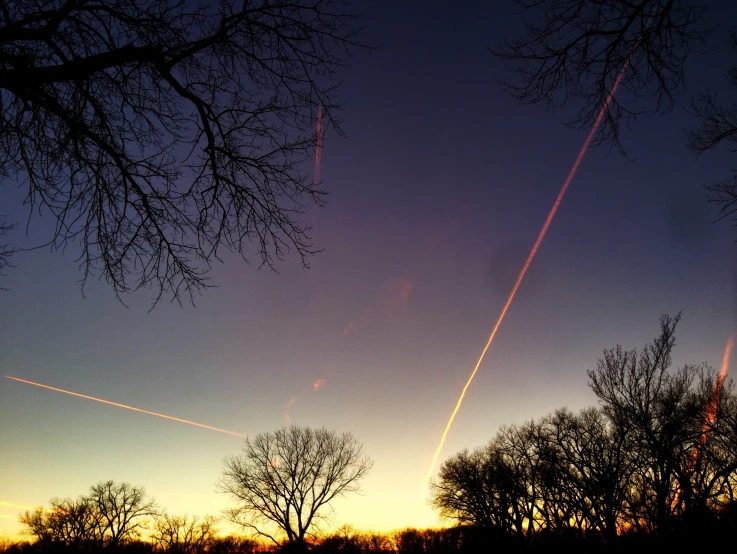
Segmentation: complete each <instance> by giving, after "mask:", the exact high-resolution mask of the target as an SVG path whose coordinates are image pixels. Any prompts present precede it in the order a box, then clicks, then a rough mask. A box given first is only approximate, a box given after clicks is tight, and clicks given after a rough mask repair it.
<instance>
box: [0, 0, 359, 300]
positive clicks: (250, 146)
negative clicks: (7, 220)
mask: <svg viewBox="0 0 737 554" xmlns="http://www.w3.org/2000/svg"><path fill="white" fill-rule="evenodd" d="M0 4H1V5H0V176H2V177H17V178H18V179H20V180H21V181H22V183H23V184H24V186H25V188H26V190H27V194H26V204H27V206H28V208H29V211H30V213H31V214H42V215H43V217H51V218H52V219H53V220H54V225H55V230H54V233H53V236H52V237H51V238H50V241H49V244H50V245H52V246H53V247H54V248H64V247H65V246H67V245H69V244H70V243H75V244H77V246H78V247H79V248H80V249H81V253H80V256H79V263H80V266H81V269H82V271H83V273H84V280H85V281H86V280H87V278H88V277H90V276H92V275H98V276H99V277H100V278H101V279H104V280H105V281H107V282H108V283H109V284H110V285H111V286H112V287H113V290H114V291H115V294H116V295H117V296H118V298H121V295H123V294H125V293H129V292H131V291H133V290H136V289H139V288H146V287H148V288H152V289H153V291H154V293H155V294H154V305H155V304H156V302H158V301H159V300H160V299H161V298H162V297H163V296H165V295H166V296H169V297H171V298H172V299H173V300H176V301H180V300H181V299H182V297H185V298H188V299H190V300H191V299H192V298H193V295H194V294H195V293H197V292H199V291H201V290H202V289H204V288H206V287H207V286H208V283H207V272H208V269H209V268H210V266H211V264H212V262H213V261H215V260H219V259H220V256H221V254H222V253H223V251H232V252H237V253H238V254H239V255H241V256H242V257H243V258H244V259H250V258H251V257H255V258H256V259H257V261H258V263H259V264H260V265H267V266H273V265H274V263H275V262H276V261H277V260H279V259H282V257H283V256H284V255H285V254H286V253H287V252H289V251H290V250H291V251H294V252H296V254H297V255H298V256H299V257H301V260H302V262H303V264H304V265H307V264H308V260H309V256H310V254H312V253H313V246H312V244H311V240H310V237H309V229H308V228H307V227H306V226H305V225H304V224H303V223H302V222H301V221H300V217H299V214H300V213H302V211H303V208H304V207H305V205H307V204H318V205H321V204H322V196H321V195H322V193H321V192H320V191H319V190H318V189H317V187H316V183H313V182H312V180H311V179H310V178H308V176H307V175H306V174H305V172H304V171H303V170H302V166H301V162H302V161H303V160H305V159H306V158H307V157H308V156H309V155H310V152H311V150H312V147H313V146H314V143H315V132H314V121H315V117H316V113H317V108H318V106H322V114H323V119H324V122H325V123H328V122H330V123H331V124H332V125H333V127H334V128H335V129H337V130H338V131H340V126H339V122H338V121H337V120H336V118H335V114H336V111H337V110H338V108H339V106H338V104H337V103H336V99H335V92H336V86H335V83H334V82H333V80H332V77H333V76H334V74H335V72H336V71H337V70H338V69H339V68H340V67H341V66H342V65H344V62H345V60H346V59H347V57H348V56H349V55H350V51H351V50H352V48H353V47H362V45H361V44H360V43H359V42H358V40H357V38H356V32H357V29H356V28H355V27H354V26H353V23H354V16H353V15H351V14H350V13H349V12H348V10H347V9H346V7H345V6H344V3H343V2H341V1H322V0H304V1H298V2H286V1H283V0H263V1H260V2H255V3H253V2H247V3H238V2H232V1H230V0H220V1H217V2H203V3H192V2H188V1H186V0H164V1H145V2H139V1H136V0H116V1H114V2H102V3H101V2H93V1H91V0H52V1H45V0H43V1H42V0H22V1H17V0H10V1H5V2H2V3H0ZM8 252H9V251H8V250H7V249H6V250H3V249H2V247H0V269H2V264H3V263H5V262H4V261H3V260H7V259H8V256H7V254H8Z"/></svg>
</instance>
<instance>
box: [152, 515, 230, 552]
mask: <svg viewBox="0 0 737 554" xmlns="http://www.w3.org/2000/svg"><path fill="white" fill-rule="evenodd" d="M216 522H217V519H216V518H215V517H213V516H205V517H203V518H198V517H196V516H193V517H188V516H186V515H185V516H175V515H169V514H159V515H157V516H156V518H155V520H154V523H153V530H152V532H151V539H152V540H153V542H154V543H156V545H157V546H158V547H159V548H160V549H161V551H163V552H167V553H168V554H204V553H205V552H209V551H210V549H211V547H212V546H213V545H214V544H215V535H216V533H217V529H215V523H216Z"/></svg>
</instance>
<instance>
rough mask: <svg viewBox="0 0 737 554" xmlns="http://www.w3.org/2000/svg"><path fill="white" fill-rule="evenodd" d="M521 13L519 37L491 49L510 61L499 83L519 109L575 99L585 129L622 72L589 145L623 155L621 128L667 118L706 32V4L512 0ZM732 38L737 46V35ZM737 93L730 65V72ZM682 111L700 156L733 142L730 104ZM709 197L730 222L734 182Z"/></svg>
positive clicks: (736, 73)
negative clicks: (692, 123)
mask: <svg viewBox="0 0 737 554" xmlns="http://www.w3.org/2000/svg"><path fill="white" fill-rule="evenodd" d="M516 2H517V4H519V5H520V6H521V7H522V9H523V11H524V12H525V14H526V16H527V17H526V20H525V26H526V33H525V36H523V37H521V38H517V39H514V40H511V41H508V42H506V43H505V44H503V45H502V46H501V47H499V48H495V49H493V50H492V51H493V52H494V54H495V55H497V56H499V57H500V58H502V59H504V60H507V61H509V62H510V66H511V67H510V69H511V70H512V75H513V77H511V78H510V79H509V80H507V81H505V83H504V85H505V86H506V87H507V88H508V90H509V91H510V92H511V93H512V95H513V96H514V97H515V98H516V99H517V100H519V101H520V102H522V103H525V104H534V105H537V104H543V105H545V106H547V107H559V106H562V105H564V104H568V103H574V104H575V105H576V106H577V109H578V112H577V113H576V114H575V115H574V116H573V117H572V118H571V119H570V120H569V124H570V125H573V126H577V127H590V126H591V125H592V124H593V123H594V121H595V120H596V117H597V115H598V113H599V110H600V109H601V107H602V106H603V105H604V104H605V101H606V99H607V98H608V96H609V93H610V92H611V90H612V87H613V86H614V83H615V81H616V79H617V76H618V75H619V72H620V71H621V70H622V68H624V67H625V66H626V70H625V72H624V74H623V76H622V79H621V82H620V90H621V92H620V93H619V94H617V95H616V96H614V97H613V98H612V100H611V103H610V104H609V109H608V110H607V111H606V112H605V115H604V118H603V120H602V122H601V125H600V126H599V130H598V131H597V134H596V137H595V139H594V144H599V143H608V144H609V145H610V146H612V147H615V148H617V149H618V150H619V151H620V152H622V153H626V152H625V148H624V146H623V145H622V143H621V142H620V129H621V127H622V126H624V125H630V124H631V123H633V122H634V121H635V119H636V118H637V117H638V116H640V115H655V114H663V113H667V112H670V111H671V110H672V109H673V107H674V105H675V101H676V99H677V98H678V96H679V95H680V93H681V92H682V90H683V86H684V83H685V72H684V66H685V62H686V60H687V58H688V56H689V55H691V54H693V53H699V52H700V53H705V52H706V51H707V46H708V39H709V35H710V32H711V30H712V27H711V26H710V25H709V24H707V22H706V19H705V14H706V7H705V6H702V5H699V4H697V3H696V2H690V1H688V0H669V1H667V2H662V1H660V0H636V1H633V2H628V1H622V0H603V1H592V0H516ZM732 42H733V45H734V47H735V48H736V49H737V35H734V34H733V37H732ZM727 82H728V85H729V86H730V88H731V89H732V90H731V93H732V95H733V97H734V92H735V90H737V65H735V66H734V67H732V69H731V70H730V71H729V72H728V74H727ZM689 112H690V113H691V114H693V115H694V116H696V117H697V118H698V119H699V120H700V124H699V126H698V128H696V129H694V130H691V131H690V132H688V145H689V147H690V148H691V149H693V150H694V151H695V152H697V153H698V154H702V153H704V152H706V151H708V150H711V149H713V148H715V147H717V146H719V145H721V144H723V143H734V142H735V141H736V140H737V103H736V102H731V103H729V102H726V103H725V102H724V101H723V100H721V99H719V98H718V96H717V94H716V92H713V91H706V92H704V93H702V94H700V95H698V96H697V97H696V98H695V99H694V100H693V101H692V102H691V107H690V110H689ZM706 190H707V198H708V200H709V201H710V202H713V203H715V204H716V205H717V206H719V210H720V216H721V218H731V219H732V220H733V222H734V223H735V224H737V177H735V176H734V175H733V176H731V177H729V178H726V179H723V180H721V181H715V182H713V183H710V184H707V185H706Z"/></svg>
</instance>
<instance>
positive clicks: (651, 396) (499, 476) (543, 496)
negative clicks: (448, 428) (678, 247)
mask: <svg viewBox="0 0 737 554" xmlns="http://www.w3.org/2000/svg"><path fill="white" fill-rule="evenodd" d="M679 320H680V316H676V317H669V316H667V315H666V316H663V317H662V318H661V321H660V333H659V334H658V335H657V336H656V337H655V339H654V340H653V341H652V342H651V343H649V344H647V345H646V346H645V347H644V348H643V349H641V350H639V351H637V350H624V349H623V348H621V347H620V346H617V347H615V348H612V349H608V350H605V351H604V356H603V357H602V358H601V359H600V360H599V361H598V364H597V366H596V368H595V369H593V370H591V371H589V372H588V375H589V380H590V381H589V384H590V386H591V388H592V390H593V392H594V393H595V394H596V396H597V397H598V398H599V403H600V406H599V407H596V408H586V409H583V410H581V411H580V412H578V413H575V414H574V413H572V412H570V411H568V410H567V409H561V410H557V411H556V412H554V413H553V414H550V415H548V416H546V417H544V418H541V419H540V420H537V421H534V420H533V421H528V422H526V423H524V424H522V425H512V426H508V427H502V428H501V429H500V430H499V431H498V432H497V433H496V435H495V436H494V437H493V438H492V439H491V440H490V441H489V443H488V444H487V445H486V446H484V447H481V448H477V449H476V450H473V451H470V452H469V451H468V450H463V451H461V452H459V453H458V454H455V455H454V456H451V457H450V458H448V459H447V460H445V461H444V462H443V463H442V464H441V467H440V472H439V476H438V480H437V482H434V483H432V485H431V492H432V497H431V502H432V504H433V506H434V507H435V508H437V509H438V510H439V511H440V515H441V516H443V517H445V518H449V519H451V520H453V521H455V522H456V523H457V524H458V525H460V526H462V527H470V528H472V529H477V530H481V531H483V530H487V531H491V532H492V533H491V534H492V535H493V536H494V537H495V538H496V539H497V540H502V541H503V540H505V539H506V540H511V541H512V542H514V543H516V544H517V545H518V546H520V547H522V548H527V546H525V545H531V544H532V542H533V541H535V542H537V543H538V544H540V541H542V540H544V537H546V536H547V537H557V540H561V539H562V540H565V541H569V542H570V544H571V546H572V547H573V546H574V544H575V545H578V546H576V548H578V547H579V546H583V545H584V543H585V542H586V541H589V542H590V544H591V547H592V548H591V551H601V549H602V548H603V547H604V545H602V543H606V544H607V545H609V546H607V548H609V547H612V548H614V546H612V545H614V544H615V543H617V541H619V540H620V539H621V538H622V537H623V536H625V535H630V536H634V537H640V538H636V539H635V540H636V541H639V540H641V539H642V540H651V541H653V544H655V543H656V542H657V543H658V544H661V545H665V544H667V541H671V544H676V546H682V545H679V544H677V543H678V541H682V540H683V539H684V538H689V537H691V538H695V539H696V538H697V539H698V540H702V535H703V534H705V533H706V531H704V529H706V528H707V527H708V526H711V527H709V529H717V530H718V529H721V531H720V533H727V534H728V533H730V532H731V531H729V517H730V515H729V514H730V511H731V510H732V509H733V506H734V505H735V502H737V493H736V491H737V488H736V487H737V433H736V432H735V430H737V396H735V394H734V387H733V383H732V381H729V382H727V383H724V382H723V380H722V379H720V378H718V377H717V376H716V374H715V372H714V371H713V369H711V368H709V367H708V366H705V365H688V364H687V365H684V366H682V367H680V368H677V369H673V368H671V367H670V366H671V361H672V360H671V355H672V350H673V347H674V345H675V329H676V326H677V324H678V321H679ZM707 413H709V414H711V415H709V416H708V417H707ZM720 519H721V520H722V521H723V522H724V523H723V524H722V527H721V528H718V526H716V522H718V521H719V520H720ZM679 533H680V534H679ZM689 533H690V534H689ZM489 535H490V533H488V532H487V533H486V536H487V537H488V536H489ZM725 536H728V535H725ZM714 537H716V535H714ZM709 540H711V538H710V539H709ZM714 540H716V539H714ZM673 541H676V543H674V542H673ZM551 544H552V543H551ZM689 544H690V543H689ZM510 548H511V546H510ZM689 549H692V548H691V546H689ZM584 550H585V549H584Z"/></svg>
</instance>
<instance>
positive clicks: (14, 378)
mask: <svg viewBox="0 0 737 554" xmlns="http://www.w3.org/2000/svg"><path fill="white" fill-rule="evenodd" d="M5 377H6V378H7V379H12V380H13V381H18V382H20V383H26V384H28V385H33V386H35V387H41V388H44V389H49V390H53V391H56V392H63V393H64V394H71V395H72V396H78V397H79V398H86V399H87V400H94V401H95V402H102V403H103V404H109V405H110V406H116V407H118V408H125V409H126V410H133V411H134V412H141V413H142V414H148V415H153V416H156V417H163V418H164V419H170V420H172V421H178V422H179V423H186V424H187V425H194V426H196V427H202V428H203V429H210V430H211V431H218V432H219V433H226V434H228V435H235V436H236V437H243V438H248V435H244V434H242V433H236V432H235V431H228V430H227V429H220V428H219V427H213V426H212V425H205V424H204V423H197V422H196V421H189V420H188V419H182V418H179V417H174V416H169V415H165V414H160V413H157V412H151V411H149V410H144V409H141V408H136V407H134V406H128V405H127V404H119V403H118V402H112V401H110V400H104V399H102V398H96V397H94V396H87V395H86V394H80V393H78V392H72V391H68V390H64V389H59V388H56V387H51V386H49V385H43V384H41V383H35V382H34V381H28V380H26V379H21V378H20V377H11V376H10V375H6V376H5Z"/></svg>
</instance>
